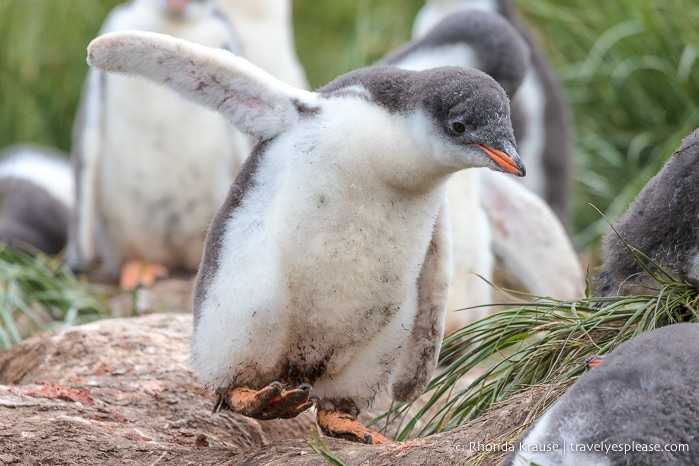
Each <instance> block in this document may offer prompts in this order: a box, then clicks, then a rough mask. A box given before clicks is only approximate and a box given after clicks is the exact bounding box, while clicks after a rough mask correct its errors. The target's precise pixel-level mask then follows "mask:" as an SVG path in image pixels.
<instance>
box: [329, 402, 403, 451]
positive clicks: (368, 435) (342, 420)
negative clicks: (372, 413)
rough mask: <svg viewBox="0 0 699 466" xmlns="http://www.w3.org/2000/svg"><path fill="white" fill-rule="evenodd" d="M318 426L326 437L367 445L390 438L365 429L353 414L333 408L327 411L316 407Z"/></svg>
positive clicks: (387, 440)
mask: <svg viewBox="0 0 699 466" xmlns="http://www.w3.org/2000/svg"><path fill="white" fill-rule="evenodd" d="M316 420H317V421H318V426H319V427H320V430H322V431H323V433H324V434H325V435H327V436H328V437H337V438H343V439H345V440H351V441H353V442H359V443H366V444H369V445H378V444H380V443H389V442H390V440H389V439H387V438H386V437H384V436H383V435H381V434H379V433H378V432H374V431H372V430H369V429H367V428H366V427H364V425H363V424H362V423H361V422H359V421H358V420H357V417H356V416H354V415H353V414H349V413H345V412H343V411H339V410H334V411H328V410H325V409H320V408H319V409H318V413H317V416H316Z"/></svg>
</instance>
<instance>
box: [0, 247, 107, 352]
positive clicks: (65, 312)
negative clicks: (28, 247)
mask: <svg viewBox="0 0 699 466" xmlns="http://www.w3.org/2000/svg"><path fill="white" fill-rule="evenodd" d="M108 315H109V312H108V310H107V307H106V305H105V304H104V303H102V302H101V301H100V300H99V299H98V298H96V297H95V296H94V295H93V294H90V293H88V291H87V290H86V289H85V287H84V286H83V284H82V283H81V282H79V281H78V279H77V278H76V277H75V276H74V275H73V274H72V273H71V272H70V271H69V270H68V269H67V268H66V267H64V266H62V265H61V260H60V259H58V258H49V257H47V256H44V255H37V256H36V257H32V256H29V255H27V254H25V253H22V252H18V251H16V250H13V249H11V248H8V247H6V246H5V245H3V244H0V349H2V348H8V347H10V346H12V345H13V344H15V343H17V342H19V341H20V340H22V339H23V338H26V337H27V336H29V335H30V334H32V333H36V332H39V331H42V330H47V329H51V328H55V327H58V326H63V325H76V324H80V323H83V322H88V321H92V320H97V319H100V318H104V317H107V316H108Z"/></svg>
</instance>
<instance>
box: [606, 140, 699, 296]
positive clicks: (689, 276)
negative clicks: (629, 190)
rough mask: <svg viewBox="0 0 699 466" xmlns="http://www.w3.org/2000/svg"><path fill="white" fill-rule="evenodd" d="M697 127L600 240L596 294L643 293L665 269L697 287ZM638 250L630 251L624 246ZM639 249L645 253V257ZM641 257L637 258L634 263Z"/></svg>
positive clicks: (653, 288)
mask: <svg viewBox="0 0 699 466" xmlns="http://www.w3.org/2000/svg"><path fill="white" fill-rule="evenodd" d="M698 200H699V130H694V132H692V134H690V135H689V136H687V137H686V138H685V139H684V141H682V144H681V145H680V147H679V148H678V149H677V150H676V151H675V153H674V154H673V155H672V157H671V158H670V159H669V160H668V161H667V163H665V166H663V168H662V169H661V170H660V171H659V172H658V174H657V175H655V176H654V177H653V178H652V179H651V180H650V181H649V182H648V183H647V184H646V185H645V186H644V188H643V189H642V190H641V192H640V193H638V195H637V196H636V198H635V199H634V200H633V202H632V203H631V205H630V206H629V209H628V210H627V211H626V213H625V214H624V216H623V217H621V219H619V220H618V221H617V222H616V223H615V224H614V230H616V232H615V231H610V232H609V233H607V235H606V237H605V238H604V241H603V247H602V252H603V257H604V263H603V264H602V271H601V273H600V274H599V275H598V276H597V277H596V278H598V279H601V280H603V282H602V284H601V285H600V286H599V287H598V288H597V290H595V294H596V295H598V296H619V295H622V296H623V295H631V294H647V293H648V292H649V291H652V290H657V289H658V288H659V284H658V282H657V281H656V280H655V279H654V278H653V277H651V276H650V275H648V273H647V272H646V271H644V270H643V267H642V266H641V263H643V264H645V266H646V267H647V268H648V269H650V271H652V272H653V273H654V274H655V275H658V276H660V277H664V273H663V272H661V271H660V270H658V268H657V267H656V265H654V264H653V263H655V264H658V265H659V266H660V267H661V268H662V269H663V270H664V271H665V272H666V273H669V274H670V275H671V276H672V277H674V278H675V279H677V280H679V281H684V282H688V283H690V284H692V285H693V286H694V287H696V288H697V289H699V201H698ZM629 247H631V248H635V249H637V250H638V251H640V254H639V253H638V252H636V253H632V252H631V250H630V249H629ZM644 255H645V256H647V257H648V258H650V260H651V261H652V262H651V261H649V260H648V259H646V258H644ZM639 261H640V263H639Z"/></svg>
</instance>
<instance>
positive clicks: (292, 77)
mask: <svg viewBox="0 0 699 466" xmlns="http://www.w3.org/2000/svg"><path fill="white" fill-rule="evenodd" d="M219 4H220V6H221V9H222V10H223V12H224V13H225V14H226V16H227V17H228V19H229V20H230V22H231V23H232V24H233V27H234V28H235V30H236V31H237V33H238V34H239V37H240V42H241V43H242V48H243V55H244V56H245V58H247V59H248V60H250V62H252V63H254V64H255V65H257V66H259V67H260V68H262V69H263V70H265V71H267V72H268V73H270V74H271V75H272V76H274V77H275V78H277V79H280V80H282V81H284V82H285V83H287V84H291V85H292V86H294V87H298V88H299V89H308V81H307V80H306V73H305V71H304V70H303V67H302V66H301V63H300V62H299V59H298V57H297V56H296V49H295V47H294V30H293V24H292V17H291V1H290V0H219Z"/></svg>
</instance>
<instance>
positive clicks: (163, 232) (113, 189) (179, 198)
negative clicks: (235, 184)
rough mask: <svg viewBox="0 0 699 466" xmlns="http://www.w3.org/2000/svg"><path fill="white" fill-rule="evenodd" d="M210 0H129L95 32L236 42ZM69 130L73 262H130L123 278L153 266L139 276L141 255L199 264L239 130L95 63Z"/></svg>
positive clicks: (83, 265) (127, 280) (235, 164)
mask: <svg viewBox="0 0 699 466" xmlns="http://www.w3.org/2000/svg"><path fill="white" fill-rule="evenodd" d="M215 3H216V2H215V1H214V0H167V1H166V0H133V1H132V2H130V3H128V4H125V5H122V6H119V7H117V8H115V9H114V10H113V11H112V12H111V13H110V15H109V16H108V18H107V19H106V20H105V23H104V25H103V27H102V31H101V33H107V32H110V31H116V30H125V29H138V30H148V31H157V32H161V33H167V34H170V35H173V36H178V37H183V38H186V39H188V40H190V41H193V42H197V43H201V44H204V45H207V46H211V47H218V48H224V49H228V50H233V51H237V49H238V46H237V42H236V40H235V37H234V35H233V32H232V30H231V28H230V26H229V24H228V23H226V22H225V21H224V20H223V19H222V17H221V15H220V14H218V13H217V12H216V10H215ZM74 132H75V134H74V144H73V150H72V158H73V161H74V163H75V165H76V173H77V199H76V201H77V208H76V212H75V215H74V218H73V221H72V222H71V228H70V231H69V258H68V260H69V263H70V264H71V266H72V267H73V268H76V269H82V270H91V271H96V272H97V273H98V274H101V275H102V278H103V279H107V280H114V279H116V278H117V277H119V274H120V270H121V269H122V267H123V266H125V265H126V266H125V267H124V270H123V272H122V286H124V287H126V288H133V287H135V286H136V285H137V284H138V281H139V280H141V279H143V280H145V281H148V273H149V272H155V271H156V270H158V269H159V267H146V272H144V273H143V275H144V276H143V277H139V276H138V275H139V272H138V271H139V270H140V269H141V267H140V266H139V264H138V262H137V261H146V262H150V263H153V264H160V265H164V266H166V267H170V268H175V269H180V270H183V271H187V272H194V271H196V268H197V266H198V264H199V261H200V260H201V254H202V249H203V242H204V232H205V230H206V227H207V225H208V223H209V221H210V220H211V217H212V216H213V215H214V214H215V212H216V209H217V208H218V206H219V205H220V204H221V202H222V201H223V199H225V196H226V192H227V190H228V186H229V185H230V183H231V182H232V180H233V179H235V175H236V173H237V171H238V170H239V169H240V167H241V166H242V163H243V160H244V157H245V156H246V155H247V152H248V151H249V147H248V145H247V142H246V141H245V139H244V136H243V135H242V134H240V133H239V132H238V131H236V130H235V129H233V128H231V127H230V125H228V124H227V123H226V121H225V120H224V119H223V118H221V117H220V116H219V115H215V114H213V113H211V112H209V111H206V110H204V109H202V108H199V107H198V106H196V105H193V104H191V103H189V102H184V101H182V100H181V99H178V98H177V97H176V96H173V95H172V94H171V93H170V92H168V91H167V90H164V89H161V88H159V87H158V86H155V85H153V84H151V83H147V82H144V81H142V80H135V79H131V78H126V77H122V76H112V75H107V74H105V73H102V72H100V71H98V70H90V72H89V74H88V76H87V80H86V82H85V86H84V94H83V98H82V102H81V108H80V113H79V115H78V118H77V120H76V123H75V129H74ZM134 261H136V262H134ZM160 268H161V267H160Z"/></svg>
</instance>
